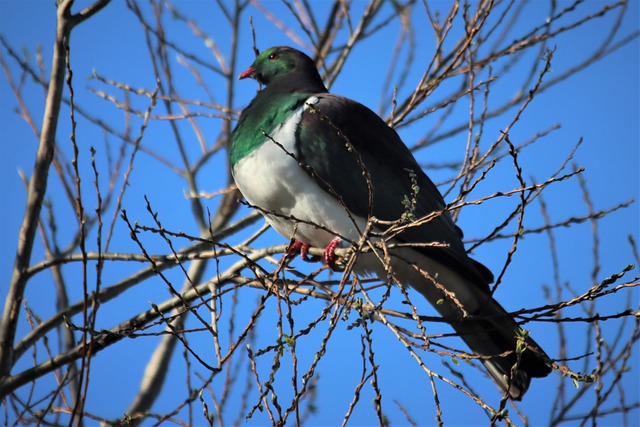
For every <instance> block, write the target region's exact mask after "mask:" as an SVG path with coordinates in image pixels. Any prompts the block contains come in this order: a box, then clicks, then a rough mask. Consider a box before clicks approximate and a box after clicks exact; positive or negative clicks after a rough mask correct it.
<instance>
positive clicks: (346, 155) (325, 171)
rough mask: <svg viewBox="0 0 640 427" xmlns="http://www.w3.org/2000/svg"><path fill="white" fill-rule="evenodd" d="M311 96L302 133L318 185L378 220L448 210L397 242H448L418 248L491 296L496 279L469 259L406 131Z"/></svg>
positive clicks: (357, 107) (354, 107)
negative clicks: (400, 133)
mask: <svg viewBox="0 0 640 427" xmlns="http://www.w3.org/2000/svg"><path fill="white" fill-rule="evenodd" d="M311 99H312V101H307V102H308V108H306V109H305V111H304V112H303V114H302V118H301V121H300V123H299V126H298V129H297V130H296V132H297V134H296V140H297V147H296V151H297V154H298V156H299V158H298V160H299V162H300V163H301V164H302V165H303V166H304V167H305V169H306V170H307V171H308V172H309V174H310V175H311V177H312V178H313V179H314V180H315V181H316V182H317V183H318V185H320V186H321V187H322V188H323V189H324V190H325V191H326V192H327V193H329V194H330V195H332V196H333V197H336V198H338V199H340V200H341V202H342V203H343V204H344V206H346V207H347V209H348V210H349V211H350V212H351V213H352V214H355V215H357V216H360V217H363V218H368V217H370V216H371V215H372V216H374V217H376V218H377V219H379V220H383V221H397V220H399V219H400V218H405V219H406V220H407V222H409V221H408V219H419V218H423V217H426V216H428V215H431V214H433V213H434V212H436V213H440V214H437V215H435V216H434V217H433V218H432V219H431V220H430V221H428V222H426V223H424V224H422V225H419V226H415V227H413V226H411V227H408V228H406V229H405V230H404V231H402V232H401V233H399V234H398V235H396V236H395V239H396V241H399V242H403V243H414V244H415V243H422V244H424V243H430V242H437V243H444V244H446V245H447V246H445V247H443V246H421V247H417V248H416V249H417V250H418V251H420V252H422V253H424V254H425V255H426V256H428V257H430V258H432V259H434V260H436V261H438V262H440V263H441V264H443V265H445V266H448V267H450V268H452V269H454V270H455V271H458V272H459V273H460V274H462V275H463V276H466V277H467V278H469V279H471V280H472V282H473V283H475V284H477V285H478V286H479V287H481V288H482V289H483V290H484V291H486V292H489V286H488V284H489V283H491V282H492V281H493V275H492V274H491V272H490V271H489V270H488V269H487V268H486V267H484V266H483V265H482V264H480V263H478V262H476V261H474V260H473V259H471V258H469V257H468V256H467V253H466V251H465V249H464V246H463V244H462V241H461V239H462V231H461V230H460V229H459V228H458V227H457V226H456V225H455V224H454V222H453V220H452V218H451V215H450V214H449V212H445V211H444V210H445V208H446V204H445V202H444V199H443V198H442V195H441V194H440V192H439V191H438V189H437V187H436V186H435V185H434V184H433V182H432V181H431V180H430V179H429V177H428V176H427V175H426V174H425V173H424V172H423V171H422V169H421V168H420V166H419V165H418V163H417V162H416V160H415V158H414V157H413V154H412V153H411V151H410V150H409V149H408V148H407V147H406V146H405V145H404V143H403V142H402V140H401V139H400V137H399V136H398V134H397V133H396V132H395V131H394V130H393V129H392V128H390V127H389V126H388V125H387V124H386V123H385V122H384V121H383V120H382V119H381V118H380V117H379V116H378V115H377V114H375V113H374V112H373V111H371V110H370V109H369V108H367V107H365V106H364V105H362V104H360V103H357V102H355V101H353V100H350V99H348V98H344V97H341V96H337V95H333V94H328V93H327V94H318V95H316V96H315V97H312V98H310V100H311ZM403 215H404V216H403ZM388 227H389V226H388V225H386V226H385V225H381V226H380V228H382V229H383V230H386V229H387V228H388Z"/></svg>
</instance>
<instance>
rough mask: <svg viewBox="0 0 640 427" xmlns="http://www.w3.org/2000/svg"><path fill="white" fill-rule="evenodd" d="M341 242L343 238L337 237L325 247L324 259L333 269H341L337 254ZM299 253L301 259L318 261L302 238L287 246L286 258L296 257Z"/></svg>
mask: <svg viewBox="0 0 640 427" xmlns="http://www.w3.org/2000/svg"><path fill="white" fill-rule="evenodd" d="M341 243H342V240H341V239H340V238H338V237H336V238H335V239H333V240H332V241H331V242H329V244H328V245H327V247H326V248H324V252H323V254H322V260H323V261H324V263H325V264H326V265H327V266H328V267H329V268H330V269H331V270H333V271H340V270H341V268H340V266H338V264H337V261H338V260H339V258H338V256H336V249H337V248H339V247H340V244H341ZM298 254H300V259H302V260H303V261H306V262H313V261H317V258H316V257H311V256H309V245H308V244H307V243H302V242H301V241H300V240H294V241H293V242H292V243H291V244H290V245H289V247H288V248H287V252H286V253H285V258H295V256H296V255H298Z"/></svg>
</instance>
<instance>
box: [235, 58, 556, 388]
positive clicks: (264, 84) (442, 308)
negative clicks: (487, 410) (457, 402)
mask: <svg viewBox="0 0 640 427" xmlns="http://www.w3.org/2000/svg"><path fill="white" fill-rule="evenodd" d="M238 78H239V79H240V80H242V79H247V78H252V79H255V80H257V82H259V83H260V89H259V90H258V91H257V93H256V95H255V97H254V98H253V100H252V101H251V102H250V103H249V104H248V106H247V107H246V108H244V109H243V110H242V112H241V114H240V117H239V119H238V122H237V124H236V126H235V127H234V129H233V131H232V133H231V136H230V142H229V147H228V158H229V164H230V167H231V171H232V175H233V178H234V181H235V184H236V186H237V188H238V189H239V190H240V192H241V193H242V196H243V197H244V199H245V200H246V202H247V204H248V205H249V206H251V207H253V208H254V209H256V210H258V211H259V212H260V213H261V214H262V215H263V216H264V217H265V219H266V221H267V222H268V223H269V224H270V225H271V226H272V227H273V228H274V229H275V230H276V231H277V232H278V233H279V234H281V235H282V236H283V237H285V238H289V239H290V241H291V242H292V243H291V244H290V246H289V249H288V250H287V254H288V255H296V253H297V252H299V253H300V255H301V257H303V258H306V257H307V252H308V248H309V247H318V248H325V249H324V252H323V254H324V255H323V260H324V262H325V263H326V264H327V265H328V266H329V267H331V268H332V269H334V270H335V269H338V268H339V267H337V266H336V258H337V257H336V255H335V252H336V250H337V249H338V248H343V247H350V246H351V247H353V245H355V244H356V243H357V242H358V241H359V239H360V238H361V237H362V236H363V233H365V230H369V236H370V239H371V241H372V242H374V243H377V246H376V245H373V247H382V245H387V247H388V248H391V249H388V250H387V251H386V253H387V255H388V256H387V258H384V257H382V256H381V255H380V253H376V251H373V250H370V251H363V252H362V253H359V254H358V256H357V259H356V262H355V264H354V267H353V272H354V273H356V274H358V275H362V276H377V277H378V278H379V279H381V280H387V279H388V278H389V277H390V276H391V277H392V280H393V281H394V282H395V283H398V284H399V285H400V286H402V287H409V288H412V289H414V290H416V291H417V292H419V293H420V294H422V295H423V296H424V297H425V298H426V300H428V301H429V302H430V303H431V305H433V307H434V308H435V309H436V311H438V313H439V314H440V315H441V316H442V317H443V318H444V319H445V321H446V322H447V323H449V324H450V325H451V326H452V327H453V329H454V330H455V332H456V333H457V335H459V336H460V337H461V338H462V340H463V341H464V342H465V343H466V345H467V346H468V347H469V348H470V349H471V351H472V352H473V353H474V354H475V355H476V356H477V358H478V360H480V361H481V362H482V364H483V365H484V366H485V368H486V370H487V371H488V373H489V374H490V377H491V378H492V379H493V381H494V382H495V383H496V384H497V385H498V387H499V389H500V390H501V392H502V393H503V395H504V396H506V397H508V398H511V399H513V400H521V399H522V397H523V395H524V394H525V392H526V391H527V389H528V387H529V384H530V381H531V378H533V377H545V376H547V375H548V374H549V373H550V372H551V371H552V362H551V360H550V359H549V357H548V356H547V354H546V353H545V352H544V351H543V349H542V348H541V347H540V346H539V345H538V344H537V343H536V342H535V341H534V340H533V339H532V338H531V337H530V336H529V335H528V333H527V332H525V331H523V330H522V329H521V328H520V326H519V325H518V323H517V322H516V320H515V319H514V318H513V317H512V316H511V315H510V314H509V313H508V312H507V311H506V310H505V309H504V308H503V307H502V306H501V305H500V304H499V303H498V302H497V301H496V300H495V299H494V298H493V295H492V291H491V288H490V286H489V285H490V283H492V282H493V274H492V273H491V271H490V270H489V269H488V268H487V267H485V266H484V265H483V264H481V263H480V262H478V261H475V260H474V259H472V258H471V257H469V256H468V254H467V252H466V250H465V248H464V245H463V242H462V238H463V234H462V231H461V229H460V228H459V227H458V226H457V225H456V224H455V223H454V221H453V218H452V215H451V214H450V212H449V211H448V210H447V205H446V203H445V201H444V199H443V196H442V195H441V193H440V192H439V190H438V188H437V187H436V185H435V184H434V183H433V182H432V181H431V179H430V178H429V177H428V176H427V175H426V173H425V172H424V171H423V170H422V168H421V167H420V165H419V164H418V162H417V161H416V159H415V158H414V156H413V154H412V152H411V151H410V150H409V149H408V147H407V146H406V145H405V144H404V143H403V142H402V140H401V138H400V136H399V135H398V134H397V132H396V131H395V130H394V129H392V128H391V127H390V126H389V125H388V124H387V123H386V122H385V121H384V120H383V119H382V118H380V117H379V116H378V115H377V114H376V113H374V112H373V111H372V110H370V109H369V108H367V107H366V106H364V105H363V104H361V103H358V102H356V101H354V100H351V99H349V98H346V97H343V96H340V95H337V94H332V93H329V91H328V90H327V88H326V87H325V85H324V83H323V81H322V78H321V77H320V74H319V72H318V69H317V67H316V64H315V62H314V61H313V60H312V59H311V58H310V57H309V56H308V55H306V54H305V53H303V52H301V51H299V50H297V49H294V48H292V47H288V46H275V47H271V48H269V49H266V50H264V51H263V52H261V53H259V54H257V56H256V58H255V60H254V62H253V64H252V65H251V66H250V67H249V68H248V69H247V70H246V71H244V72H242V73H241V74H240V75H239V77H238ZM368 224H372V226H371V227H369V228H367V226H368ZM378 252H380V251H378Z"/></svg>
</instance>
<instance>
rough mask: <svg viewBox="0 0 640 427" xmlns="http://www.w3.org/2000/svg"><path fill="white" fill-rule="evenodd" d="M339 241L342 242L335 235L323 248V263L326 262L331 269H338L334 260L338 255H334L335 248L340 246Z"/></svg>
mask: <svg viewBox="0 0 640 427" xmlns="http://www.w3.org/2000/svg"><path fill="white" fill-rule="evenodd" d="M340 243H342V240H341V239H340V238H338V237H336V238H335V239H333V240H332V241H331V242H330V243H329V244H328V245H327V247H326V248H324V253H323V259H324V263H325V264H327V265H328V266H329V268H330V269H332V270H333V271H338V267H337V266H336V260H337V259H338V257H337V256H336V248H338V247H339V246H340Z"/></svg>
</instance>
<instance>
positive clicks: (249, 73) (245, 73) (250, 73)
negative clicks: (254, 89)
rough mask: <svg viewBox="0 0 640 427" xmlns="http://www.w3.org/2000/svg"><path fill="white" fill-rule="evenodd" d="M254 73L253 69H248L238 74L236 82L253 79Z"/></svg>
mask: <svg viewBox="0 0 640 427" xmlns="http://www.w3.org/2000/svg"><path fill="white" fill-rule="evenodd" d="M255 73H256V69H255V68H254V67H249V68H248V69H246V70H245V71H243V72H241V73H240V75H239V76H238V80H242V79H246V78H248V77H253V75H254V74H255Z"/></svg>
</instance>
